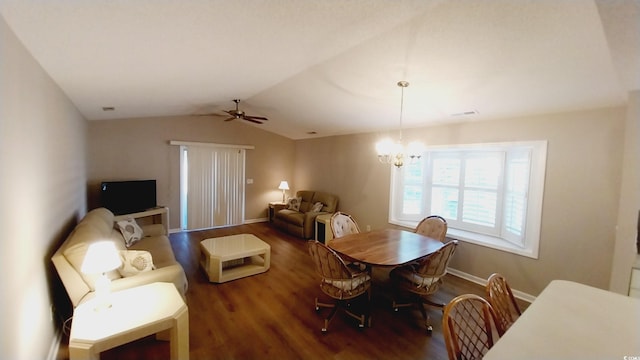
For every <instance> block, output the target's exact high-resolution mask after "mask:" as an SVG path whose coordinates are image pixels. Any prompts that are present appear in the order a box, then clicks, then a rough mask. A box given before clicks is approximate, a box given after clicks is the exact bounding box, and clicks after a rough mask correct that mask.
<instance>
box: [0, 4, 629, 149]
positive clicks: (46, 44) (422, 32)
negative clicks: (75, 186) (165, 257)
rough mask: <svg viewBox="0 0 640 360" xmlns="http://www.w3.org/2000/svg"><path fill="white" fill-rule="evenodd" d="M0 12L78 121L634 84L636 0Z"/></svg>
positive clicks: (375, 114)
mask: <svg viewBox="0 0 640 360" xmlns="http://www.w3.org/2000/svg"><path fill="white" fill-rule="evenodd" d="M0 12H1V14H2V16H3V17H4V19H5V20H6V22H7V23H8V25H9V26H10V28H11V29H12V30H13V31H14V32H15V34H16V35H17V37H18V38H19V39H20V40H21V41H22V43H23V44H24V46H25V47H26V48H27V49H28V50H29V51H30V52H31V54H32V55H33V56H34V58H35V59H36V60H37V61H38V62H39V63H40V64H41V65H42V67H43V68H44V69H45V70H46V71H47V72H48V73H49V75H50V76H51V77H52V78H53V80H54V81H55V82H56V83H57V84H58V85H59V86H60V87H61V88H62V90H63V91H64V92H65V93H66V94H67V95H68V96H69V98H70V99H71V100H72V101H73V102H74V103H75V104H76V106H77V107H78V109H79V110H80V111H81V112H82V114H84V116H85V117H86V118H87V119H89V120H106V119H115V118H136V117H157V116H173V115H195V114H203V113H212V112H213V113H222V110H229V109H233V108H234V106H235V105H234V104H233V102H232V101H231V100H232V99H236V98H238V99H242V102H241V103H240V109H241V110H244V111H245V112H246V113H248V114H249V115H256V116H266V117H268V118H269V121H267V122H266V123H265V124H263V125H253V124H251V125H253V126H260V127H262V128H264V129H265V130H267V131H271V132H274V133H278V134H281V135H283V136H286V137H289V138H291V139H303V138H308V137H315V136H329V135H338V134H350V133H360V132H370V131H378V132H384V131H388V130H391V129H397V127H398V126H399V122H400V95H401V90H400V88H399V87H398V86H396V83H397V82H398V81H400V80H406V81H408V82H409V83H410V86H409V87H408V88H406V89H405V92H404V115H403V119H402V122H403V126H404V127H405V128H407V127H418V126H429V125H433V124H444V123H454V122H463V121H482V120H487V119H498V118H507V117H508V118H517V117H520V116H528V115H535V114H543V113H553V112H564V111H575V110H582V109H591V108H599V107H607V106H618V105H622V104H624V103H625V102H626V98H627V93H628V92H629V91H631V90H636V89H640V0H596V1H593V0H484V1H481V0H466V1H465V0H456V1H445V0H317V1H312V0H271V1H270V0H228V1H223V0H211V1H204V0H192V1H177V0H136V1H130V0H87V1H80V0H75V1H74V0H47V1H44V0H0ZM103 107H114V108H115V109H114V110H113V111H103ZM467 112H474V113H473V114H471V115H465V113H467ZM223 119H224V118H223V117H215V116H212V117H211V121H223ZM247 124H249V123H247ZM310 132H315V133H316V134H310Z"/></svg>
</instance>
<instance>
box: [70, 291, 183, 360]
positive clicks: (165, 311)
mask: <svg viewBox="0 0 640 360" xmlns="http://www.w3.org/2000/svg"><path fill="white" fill-rule="evenodd" d="M111 304H112V306H111V307H110V308H107V309H101V310H100V311H96V310H95V307H96V306H95V302H94V301H92V300H89V301H87V302H86V303H83V304H80V305H78V307H76V308H75V310H74V311H73V322H72V323H71V335H70V337H69V358H70V360H79V359H99V358H100V352H102V351H105V350H108V349H111V348H114V347H116V346H120V345H122V344H126V343H128V342H131V341H133V340H136V339H140V338H143V337H145V336H149V335H153V334H157V333H159V332H164V331H165V330H168V332H169V340H170V359H172V360H178V359H180V360H182V359H189V311H188V309H187V305H186V304H185V303H184V301H183V300H182V297H181V296H180V294H179V293H178V290H176V288H175V286H174V285H173V284H171V283H160V282H157V283H153V284H148V285H143V286H139V287H135V288H131V289H126V290H121V291H116V292H113V293H112V294H111Z"/></svg>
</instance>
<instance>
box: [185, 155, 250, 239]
mask: <svg viewBox="0 0 640 360" xmlns="http://www.w3.org/2000/svg"><path fill="white" fill-rule="evenodd" d="M180 153H181V159H180V208H181V209H180V210H181V221H180V226H181V228H182V229H183V230H196V229H207V228H213V227H221V226H230V225H239V224H242V223H243V222H244V200H245V188H244V183H245V182H244V178H245V153H246V150H245V149H243V148H234V147H231V146H229V147H226V146H225V147H220V146H216V145H215V144H211V145H206V144H201V145H182V146H181V147H180Z"/></svg>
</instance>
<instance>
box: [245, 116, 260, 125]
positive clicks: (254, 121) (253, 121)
mask: <svg viewBox="0 0 640 360" xmlns="http://www.w3.org/2000/svg"><path fill="white" fill-rule="evenodd" d="M242 119H243V120H247V121H251V122H252V123H256V124H260V125H262V121H258V120H253V119H251V118H250V117H246V116H245V117H243V118H242Z"/></svg>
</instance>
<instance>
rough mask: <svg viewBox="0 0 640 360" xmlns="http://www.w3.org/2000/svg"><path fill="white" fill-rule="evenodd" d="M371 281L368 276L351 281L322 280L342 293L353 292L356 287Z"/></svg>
mask: <svg viewBox="0 0 640 360" xmlns="http://www.w3.org/2000/svg"><path fill="white" fill-rule="evenodd" d="M370 279H371V277H370V276H369V275H366V274H365V275H361V276H357V277H355V278H353V279H349V280H344V279H340V280H332V279H324V282H326V283H328V284H331V285H332V286H335V287H337V288H338V289H340V290H342V291H353V290H355V289H357V288H358V286H360V285H362V284H364V283H365V282H367V281H369V280H370Z"/></svg>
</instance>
